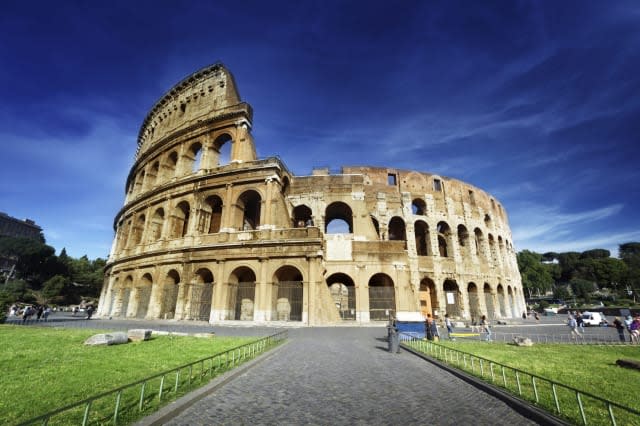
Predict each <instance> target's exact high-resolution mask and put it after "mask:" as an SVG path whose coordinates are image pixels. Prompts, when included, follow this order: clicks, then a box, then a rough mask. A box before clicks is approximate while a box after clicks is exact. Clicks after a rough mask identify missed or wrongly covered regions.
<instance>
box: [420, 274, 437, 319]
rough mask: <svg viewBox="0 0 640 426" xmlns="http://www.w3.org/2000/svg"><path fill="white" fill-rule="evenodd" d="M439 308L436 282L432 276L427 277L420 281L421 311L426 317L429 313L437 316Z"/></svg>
mask: <svg viewBox="0 0 640 426" xmlns="http://www.w3.org/2000/svg"><path fill="white" fill-rule="evenodd" d="M439 308H440V306H439V304H438V292H437V289H436V284H435V283H434V282H433V280H432V279H431V278H428V277H425V278H423V279H422V280H421V281H420V313H421V314H422V316H423V317H425V318H426V317H427V314H429V315H432V316H436V315H438V311H439Z"/></svg>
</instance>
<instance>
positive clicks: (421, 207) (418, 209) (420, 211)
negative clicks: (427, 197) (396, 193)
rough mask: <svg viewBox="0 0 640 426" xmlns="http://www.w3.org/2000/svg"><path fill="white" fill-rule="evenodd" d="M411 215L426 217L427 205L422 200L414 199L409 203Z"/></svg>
mask: <svg viewBox="0 0 640 426" xmlns="http://www.w3.org/2000/svg"><path fill="white" fill-rule="evenodd" d="M411 213H413V214H414V215H417V216H426V215H427V204H426V203H425V202H424V200H423V199H422V198H414V200H413V201H412V202H411Z"/></svg>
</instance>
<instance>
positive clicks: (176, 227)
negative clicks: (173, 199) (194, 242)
mask: <svg viewBox="0 0 640 426" xmlns="http://www.w3.org/2000/svg"><path fill="white" fill-rule="evenodd" d="M189 216H190V207H189V203H187V202H186V201H181V202H180V203H178V205H177V206H176V208H175V209H174V210H173V224H172V227H171V228H172V229H171V237H172V238H180V237H184V236H185V235H187V231H188V229H189Z"/></svg>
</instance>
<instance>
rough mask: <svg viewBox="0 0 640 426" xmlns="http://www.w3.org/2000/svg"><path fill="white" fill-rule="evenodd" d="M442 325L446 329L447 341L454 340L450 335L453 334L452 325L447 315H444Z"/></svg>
mask: <svg viewBox="0 0 640 426" xmlns="http://www.w3.org/2000/svg"><path fill="white" fill-rule="evenodd" d="M444 325H445V326H446V327H447V337H448V338H449V340H456V338H455V337H453V336H452V335H451V334H452V333H453V323H451V318H449V314H445V315H444Z"/></svg>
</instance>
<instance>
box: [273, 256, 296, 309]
mask: <svg viewBox="0 0 640 426" xmlns="http://www.w3.org/2000/svg"><path fill="white" fill-rule="evenodd" d="M302 282H303V278H302V273H301V272H300V270H298V268H296V267H294V266H290V265H285V266H281V267H280V268H278V270H277V271H276V272H275V273H274V274H273V284H274V286H275V289H274V290H275V291H274V292H273V296H274V297H273V307H272V309H273V312H274V315H273V316H272V318H274V319H276V320H278V321H302V302H303V300H304V298H303V293H304V290H303V285H302Z"/></svg>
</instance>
